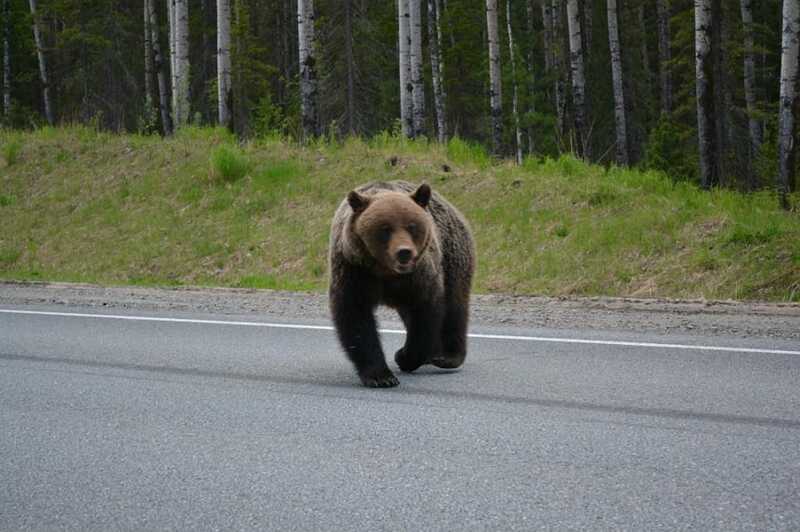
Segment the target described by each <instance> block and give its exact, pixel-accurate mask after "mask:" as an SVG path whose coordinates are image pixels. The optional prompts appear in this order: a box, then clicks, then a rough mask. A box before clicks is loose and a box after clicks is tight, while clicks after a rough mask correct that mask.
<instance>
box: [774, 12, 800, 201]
mask: <svg viewBox="0 0 800 532" xmlns="http://www.w3.org/2000/svg"><path fill="white" fill-rule="evenodd" d="M781 27H782V29H783V35H782V39H781V89H780V106H779V115H778V183H777V185H778V187H777V188H778V194H779V195H780V201H781V205H782V206H783V208H785V209H788V208H789V207H790V205H789V196H788V194H789V192H791V191H793V190H794V178H795V176H794V152H795V138H794V133H795V116H794V107H795V104H796V99H797V69H798V65H797V61H798V48H800V43H799V41H798V39H800V35H798V34H799V33H800V2H799V1H798V0H783V23H782V25H781Z"/></svg>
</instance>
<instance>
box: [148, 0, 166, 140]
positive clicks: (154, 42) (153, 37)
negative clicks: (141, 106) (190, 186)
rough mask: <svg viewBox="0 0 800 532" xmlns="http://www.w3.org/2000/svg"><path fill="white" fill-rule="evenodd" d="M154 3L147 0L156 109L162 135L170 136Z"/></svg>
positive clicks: (164, 79)
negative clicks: (156, 98) (158, 113)
mask: <svg viewBox="0 0 800 532" xmlns="http://www.w3.org/2000/svg"><path fill="white" fill-rule="evenodd" d="M155 3H156V0H147V7H148V9H149V17H148V22H149V27H150V45H151V46H152V48H153V70H154V71H155V74H156V78H157V80H158V108H159V111H160V113H161V131H162V132H163V134H164V135H171V134H172V117H171V116H170V113H169V91H168V90H167V79H166V73H165V72H164V56H163V55H162V53H161V38H160V32H159V30H158V28H159V26H158V14H157V10H156V6H155Z"/></svg>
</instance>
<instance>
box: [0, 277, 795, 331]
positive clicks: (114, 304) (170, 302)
mask: <svg viewBox="0 0 800 532" xmlns="http://www.w3.org/2000/svg"><path fill="white" fill-rule="evenodd" d="M0 305H56V306H57V305H64V306H67V305H69V306H71V307H74V306H77V307H82V308H87V309H93V308H94V309H106V310H113V309H124V310H128V311H131V310H136V311H142V312H147V311H151V312H192V313H194V312H199V313H209V314H218V315H226V314H230V315H238V316H241V315H250V314H251V315H253V319H258V318H259V317H261V318H262V319H263V317H267V316H269V317H273V318H284V319H291V318H297V319H307V320H319V319H323V320H324V319H329V316H330V315H329V312H328V305H327V298H326V296H325V295H324V294H317V293H297V292H283V291H275V290H251V289H236V288H199V287H190V288H187V287H180V288H149V287H104V286H96V285H87V284H71V283H39V282H33V283H31V282H0ZM381 317H382V318H383V319H392V320H394V319H395V317H394V316H393V315H392V313H391V312H388V311H382V312H381ZM472 323H473V324H477V325H484V326H522V327H532V328H538V327H543V328H550V329H591V330H622V331H630V332H650V333H661V334H666V333H679V334H685V335H704V336H708V335H724V336H733V337H742V338H753V337H755V338H759V337H762V338H780V339H786V340H793V339H797V340H800V305H798V304H793V303H785V304H783V303H753V302H736V301H673V300H663V299H627V298H606V297H593V298H579V297H570V298H551V297H530V296H511V295H496V294H495V295H475V296H474V297H473V304H472Z"/></svg>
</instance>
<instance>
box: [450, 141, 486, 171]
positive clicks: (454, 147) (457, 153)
mask: <svg viewBox="0 0 800 532" xmlns="http://www.w3.org/2000/svg"><path fill="white" fill-rule="evenodd" d="M447 156H448V157H449V158H450V160H451V161H453V162H454V163H456V164H471V165H475V166H477V167H479V168H486V167H487V166H489V165H490V164H491V162H492V158H491V156H490V155H489V153H488V152H487V150H486V148H485V147H484V146H483V145H481V144H478V143H476V142H470V141H468V140H464V139H462V138H461V137H453V138H451V139H450V140H449V141H448V143H447Z"/></svg>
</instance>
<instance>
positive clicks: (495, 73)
mask: <svg viewBox="0 0 800 532" xmlns="http://www.w3.org/2000/svg"><path fill="white" fill-rule="evenodd" d="M486 29H487V37H488V41H489V107H490V109H491V115H492V152H493V153H494V154H495V155H500V153H501V152H502V144H503V93H502V81H501V77H500V76H501V71H500V38H499V35H498V32H497V0H486Z"/></svg>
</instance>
